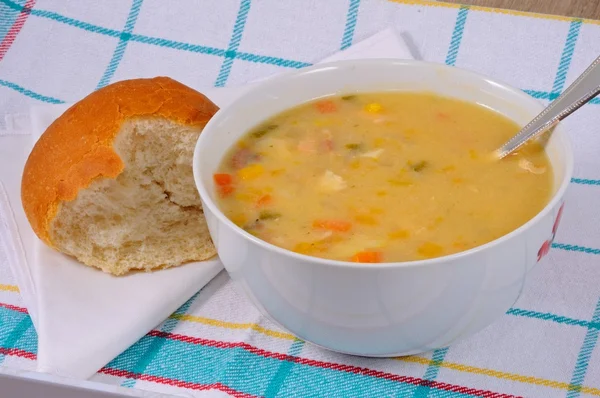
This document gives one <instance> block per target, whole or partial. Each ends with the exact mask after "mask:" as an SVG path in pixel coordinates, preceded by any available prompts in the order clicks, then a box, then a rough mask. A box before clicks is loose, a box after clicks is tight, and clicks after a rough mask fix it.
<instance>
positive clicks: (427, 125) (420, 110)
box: [214, 92, 553, 263]
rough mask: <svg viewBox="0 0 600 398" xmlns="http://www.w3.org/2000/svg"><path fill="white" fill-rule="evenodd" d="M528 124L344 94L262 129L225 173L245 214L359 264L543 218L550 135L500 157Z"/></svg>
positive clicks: (411, 101) (226, 207)
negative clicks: (545, 143) (495, 153)
mask: <svg viewBox="0 0 600 398" xmlns="http://www.w3.org/2000/svg"><path fill="white" fill-rule="evenodd" d="M518 130H519V126H518V125H517V124H515V123H514V122H513V121H511V120H509V119H507V118H506V117H504V116H503V115H500V114H498V113H496V112H494V111H491V110H489V109H487V108H485V107H483V106H480V105H476V104H472V103H467V102H463V101H460V100H456V99H451V98H444V97H440V96H438V95H434V94H430V93H413V92H385V93H364V94H356V95H346V96H335V97H328V98H324V99H320V100H317V101H313V102H310V103H306V104H302V105H300V106H298V107H296V108H293V109H290V110H288V111H286V112H283V113H281V114H279V115H277V116H275V117H273V118H271V119H269V120H267V121H265V122H264V123H262V124H261V125H260V126H257V127H255V128H253V129H252V130H251V131H249V132H248V133H247V134H246V135H245V136H244V137H243V138H242V139H241V140H239V141H238V142H237V143H236V144H235V145H234V146H233V147H232V148H231V149H230V150H229V152H228V153H227V154H226V155H225V157H224V159H223V161H222V162H221V164H220V167H219V169H218V172H217V173H215V175H214V182H215V186H216V190H217V194H218V195H217V196H218V204H219V206H220V208H221V209H222V211H223V212H224V214H225V215H226V216H227V217H228V218H229V219H230V220H232V221H233V222H234V223H235V224H237V225H238V226H240V227H241V228H244V229H245V230H246V231H248V232H249V233H251V234H254V235H255V236H257V237H258V238H260V239H262V240H264V241H266V242H269V243H272V244H274V245H276V246H279V247H282V248H285V249H288V250H292V251H295V252H297V253H302V254H306V255H310V256H317V257H323V258H328V259H334V260H343V261H356V262H367V263H368V262H398V261H410V260H421V259H427V258H433V257H439V256H444V255H449V254H452V253H456V252H460V251H464V250H468V249H470V248H473V247H476V246H479V245H482V244H485V243H487V242H490V241H492V240H494V239H496V238H499V237H501V236H503V235H505V234H507V233H509V232H511V231H513V230H514V229H516V228H518V227H519V226H521V225H522V224H524V223H526V222H527V221H528V220H530V219H531V218H532V217H533V216H535V215H536V214H537V213H538V212H539V211H540V210H541V209H542V208H543V207H544V206H545V205H546V203H547V202H548V200H549V199H550V196H551V191H552V188H553V186H552V181H553V175H552V169H551V166H550V163H549V160H548V158H547V156H546V154H545V152H544V150H543V148H542V147H541V145H540V144H538V143H532V144H530V145H528V146H526V147H525V148H524V149H522V150H520V151H519V152H518V153H515V154H512V155H511V156H509V157H507V158H505V159H503V160H501V161H494V160H492V159H491V157H490V156H489V154H490V153H491V151H492V150H493V149H495V148H497V147H498V146H500V145H501V144H502V143H504V142H505V141H506V140H507V139H508V138H510V137H511V136H512V135H514V134H515V133H516V132H517V131H518Z"/></svg>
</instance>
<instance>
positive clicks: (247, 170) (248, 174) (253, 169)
mask: <svg viewBox="0 0 600 398" xmlns="http://www.w3.org/2000/svg"><path fill="white" fill-rule="evenodd" d="M264 171H265V170H264V168H263V167H262V165H260V164H252V165H250V166H246V167H244V168H243V169H241V170H239V171H238V176H239V177H240V178H241V179H242V180H253V179H255V178H257V177H260V176H261V175H262V174H263V172H264Z"/></svg>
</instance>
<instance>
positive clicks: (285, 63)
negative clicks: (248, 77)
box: [235, 52, 312, 69]
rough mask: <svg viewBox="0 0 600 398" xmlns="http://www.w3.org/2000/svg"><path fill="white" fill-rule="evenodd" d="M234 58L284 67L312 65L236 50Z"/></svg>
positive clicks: (298, 67)
mask: <svg viewBox="0 0 600 398" xmlns="http://www.w3.org/2000/svg"><path fill="white" fill-rule="evenodd" d="M235 58H236V59H241V60H244V61H249V62H257V63H261V64H269V65H276V66H282V67H284V68H294V69H300V68H304V67H306V66H311V65H312V64H310V63H308V62H301V61H293V60H289V59H283V58H278V57H269V56H265V55H256V54H249V53H244V52H236V54H235Z"/></svg>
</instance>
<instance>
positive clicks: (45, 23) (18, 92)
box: [0, 0, 600, 397]
mask: <svg viewBox="0 0 600 398" xmlns="http://www.w3.org/2000/svg"><path fill="white" fill-rule="evenodd" d="M599 25H600V22H598V21H589V20H580V19H570V18H563V17H551V16H542V15H532V14H523V13H517V12H511V11H501V10H490V9H483V8H479V7H466V6H457V5H451V4H445V3H434V2H426V1H421V0H405V1H396V2H392V1H385V0H362V1H360V0H328V1H318V0H296V1H292V0H241V1H239V0H206V1H192V0H190V1H177V2H166V1H161V0H133V2H131V1H121V0H111V1H101V2H100V1H96V2H92V1H68V2H67V1H61V0H37V1H36V0H0V114H1V115H0V116H3V115H5V114H6V115H8V116H7V117H6V119H5V120H3V118H2V117H0V135H2V134H4V135H11V134H21V133H25V131H24V130H22V127H21V126H25V125H26V122H24V121H26V115H27V112H28V107H29V105H32V104H37V103H40V102H47V103H61V102H72V101H76V100H78V99H80V98H81V97H83V96H84V95H86V94H87V93H89V92H90V91H92V90H94V89H96V88H98V87H102V86H104V85H106V84H108V83H110V82H113V81H116V80H120V79H126V78H132V77H140V76H155V75H169V76H172V77H174V78H175V79H178V80H180V81H182V82H184V83H186V84H188V85H190V86H193V87H195V88H197V89H200V90H201V89H202V88H203V87H210V86H225V85H228V86H229V85H240V84H243V83H244V82H247V81H250V80H254V79H257V78H261V77H265V76H268V75H271V74H274V73H277V72H279V71H281V70H285V69H289V68H301V67H304V66H307V65H310V64H311V63H312V62H314V61H316V60H319V59H322V58H323V57H325V56H327V55H329V54H331V53H333V52H335V51H337V50H339V49H340V48H345V47H347V46H349V45H350V44H351V43H352V42H353V41H355V40H359V39H362V38H365V37H367V36H370V35H372V34H374V33H376V32H377V31H379V30H381V29H383V28H385V27H387V26H394V27H396V28H397V29H398V30H400V31H402V32H403V34H404V38H405V39H406V40H407V41H408V42H409V44H410V45H411V48H412V50H413V51H414V52H415V55H416V56H417V57H420V58H423V59H425V60H428V61H436V62H441V63H446V64H449V65H456V66H459V67H463V68H468V69H472V70H475V71H478V72H482V73H485V74H487V75H490V76H492V77H494V78H496V79H500V80H504V81H506V82H508V83H510V84H512V85H514V86H516V87H519V88H521V89H523V90H525V91H526V92H527V93H529V94H530V95H532V96H533V97H535V98H538V99H540V100H541V101H545V102H547V101H548V100H552V99H554V98H556V97H557V96H558V95H559V94H560V93H561V91H562V90H563V89H564V88H565V85H566V84H568V83H569V82H571V81H572V80H573V79H574V78H575V76H576V75H578V74H579V73H581V72H582V71H583V69H584V68H585V67H586V66H587V65H588V64H589V63H590V62H591V61H592V60H593V59H594V58H595V57H596V56H597V55H598V54H599V53H600V26H599ZM599 105H600V101H598V100H595V101H593V103H592V104H589V105H586V106H585V107H584V108H583V109H581V110H580V111H578V112H577V114H575V115H574V116H572V117H571V118H570V120H568V121H567V124H568V126H569V128H570V134H571V137H572V139H573V143H574V150H575V157H576V167H575V178H574V179H573V181H572V184H571V187H570V191H569V193H568V197H567V206H566V209H565V215H564V219H563V222H562V225H561V229H560V230H559V233H558V236H557V238H556V242H555V243H554V245H553V250H551V252H550V255H549V256H548V257H547V259H546V260H544V261H543V262H542V263H540V264H539V265H538V266H537V267H536V268H535V269H534V270H533V271H532V273H531V274H530V276H529V278H528V281H527V284H526V288H525V290H524V292H523V295H522V297H521V298H520V299H519V301H518V302H517V303H515V305H514V307H513V308H511V309H510V310H509V311H508V313H507V314H506V315H505V316H504V317H503V318H501V319H500V320H498V321H497V322H496V323H494V324H493V325H492V326H490V327H488V328H487V329H485V330H484V331H482V332H480V333H479V334H477V335H475V336H473V337H471V338H469V339H466V340H464V341H461V342H458V343H456V344H454V345H453V346H451V347H450V348H446V349H440V350H436V351H435V352H433V353H429V354H426V355H417V356H411V357H406V358H398V359H369V358H357V357H352V356H347V355H341V354H335V353H332V352H328V351H325V350H322V349H319V348H316V347H314V346H312V345H310V344H308V343H304V342H303V341H300V340H297V339H295V338H294V337H293V336H291V335H290V334H288V333H287V332H285V331H282V330H279V329H278V328H277V327H275V326H274V325H273V324H271V323H270V322H268V321H267V320H265V319H264V318H263V317H262V316H261V315H260V314H259V313H258V312H257V311H256V310H255V309H254V308H253V307H251V306H250V304H248V302H247V301H246V300H245V299H244V298H243V297H241V296H240V295H239V294H238V293H237V292H236V291H235V290H234V289H233V287H232V286H231V282H230V280H229V279H228V276H227V275H226V274H225V273H222V274H220V275H219V276H218V277H217V278H216V279H215V280H213V281H212V282H211V283H210V284H209V285H207V286H206V287H205V288H204V289H202V291H200V292H199V293H198V294H197V295H196V296H195V297H193V298H192V299H191V300H190V301H189V302H188V303H186V304H185V305H183V306H182V307H181V308H180V309H179V310H178V311H177V312H176V313H174V314H173V315H172V316H171V317H170V318H169V319H168V320H166V321H165V322H164V323H163V324H161V325H159V326H157V327H156V329H155V330H153V331H152V332H150V333H149V334H148V335H147V336H145V337H144V338H142V339H141V340H140V341H139V342H138V343H136V344H135V345H134V346H132V347H131V348H129V349H128V350H127V351H125V352H124V353H123V354H121V355H120V356H119V357H117V358H116V359H114V360H113V361H112V362H111V363H109V364H108V365H107V366H106V367H104V368H103V369H102V370H101V371H100V372H99V373H98V374H97V375H95V376H94V377H93V378H92V380H95V381H98V382H102V383H108V384H113V385H122V386H125V387H131V388H139V389H146V390H153V391H162V392H166V393H174V394H191V395H193V394H194V392H195V391H198V390H207V389H215V390H221V391H224V392H227V393H229V394H231V395H233V396H244V397H246V396H266V397H274V396H277V397H286V396H297V397H309V396H327V397H359V396H364V397H380V396H385V397H404V396H412V397H428V396H429V397H454V396H468V397H470V396H479V397H512V396H531V397H565V396H566V397H578V396H589V397H592V396H600V348H599V347H598V345H597V341H598V335H599V333H600V301H599V298H600V132H599V131H598V130H599V129H600V106H599ZM0 138H2V137H0ZM8 142H9V140H4V141H0V145H7V144H6V143H8ZM4 149H6V148H4ZM0 228H2V215H1V214H0ZM1 243H2V242H0V365H2V366H7V367H11V368H19V369H34V368H35V360H36V341H37V338H36V334H35V330H34V328H33V326H32V323H31V320H30V318H29V316H28V315H27V310H26V309H25V308H24V307H23V304H22V302H21V300H20V298H19V290H18V287H17V286H16V285H15V283H14V280H13V278H12V276H11V275H10V272H9V271H8V266H7V264H6V261H7V259H6V256H5V254H4V252H3V250H2V244H1ZM0 395H1V393H0Z"/></svg>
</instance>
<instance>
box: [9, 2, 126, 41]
mask: <svg viewBox="0 0 600 398" xmlns="http://www.w3.org/2000/svg"><path fill="white" fill-rule="evenodd" d="M0 3H2V4H5V5H6V6H8V7H10V8H12V9H13V10H16V11H21V10H23V9H25V8H26V7H23V6H22V5H19V4H18V3H15V2H14V1H11V0H0ZM30 15H34V16H36V17H42V18H47V19H52V20H54V21H57V22H61V23H64V24H67V25H71V26H75V27H77V28H80V29H83V30H87V31H88V32H94V33H99V34H103V35H107V36H112V37H119V36H120V35H121V32H119V31H118V30H114V29H108V28H103V27H101V26H97V25H93V24H90V23H87V22H82V21H78V20H76V19H73V18H68V17H65V16H64V15H60V14H57V13H55V12H52V11H45V10H38V9H37V8H34V9H32V10H31V11H30Z"/></svg>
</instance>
